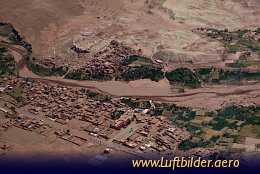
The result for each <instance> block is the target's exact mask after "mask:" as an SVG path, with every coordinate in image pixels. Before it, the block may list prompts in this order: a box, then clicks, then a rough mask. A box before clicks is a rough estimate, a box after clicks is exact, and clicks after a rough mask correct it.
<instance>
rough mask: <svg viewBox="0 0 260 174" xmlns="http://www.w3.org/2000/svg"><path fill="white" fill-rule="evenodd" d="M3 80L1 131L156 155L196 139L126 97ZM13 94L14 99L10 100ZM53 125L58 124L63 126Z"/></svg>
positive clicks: (37, 83)
mask: <svg viewBox="0 0 260 174" xmlns="http://www.w3.org/2000/svg"><path fill="white" fill-rule="evenodd" d="M1 80H2V84H4V86H2V87H1V94H0V95H1V107H0V115H1V128H0V131H1V132H4V131H7V130H8V129H10V128H11V127H17V128H20V129H24V130H26V131H31V132H35V133H37V134H39V135H43V136H50V134H51V135H56V136H57V138H60V139H62V140H64V141H67V142H68V143H73V144H75V145H77V146H82V145H83V144H85V143H86V142H87V141H89V140H90V139H91V140H92V141H95V142H98V143H100V144H105V145H106V146H107V147H109V148H115V147H116V146H117V145H118V146H120V147H121V146H122V147H125V149H127V150H128V149H129V150H131V151H136V152H139V153H145V152H146V151H149V152H150V153H154V154H158V153H162V154H163V153H169V152H172V150H174V149H177V147H178V145H179V143H181V142H182V141H184V140H187V139H189V138H190V133H189V132H188V131H187V130H186V129H185V128H178V127H176V126H174V125H172V124H171V121H170V120H168V119H167V118H166V117H163V116H158V117H151V116H150V115H148V114H147V113H148V112H149V111H150V110H152V109H154V106H153V105H152V107H151V108H149V109H140V108H135V109H132V108H130V107H129V106H127V105H126V104H124V103H122V102H121V101H120V100H121V99H120V98H119V99H117V98H113V99H111V98H109V96H105V95H104V94H100V93H97V92H93V91H90V90H87V89H75V88H69V87H63V86H59V85H51V84H44V83H42V82H33V81H27V80H24V79H22V78H14V77H12V76H5V77H4V78H1ZM11 93H13V97H10V94H11ZM18 93H19V94H18ZM11 95H12V94H11ZM14 98H15V99H14ZM2 101H3V102H2ZM150 102H151V103H152V101H150ZM73 119H76V120H80V121H83V122H84V124H83V125H84V126H82V127H79V128H78V129H80V130H83V131H84V133H83V134H82V131H81V133H79V134H77V133H76V132H77V131H75V130H71V129H70V127H69V126H67V124H68V123H69V122H70V121H71V120H73ZM45 120H47V121H45ZM47 122H48V123H49V122H54V123H55V125H57V127H54V126H53V125H50V124H48V123H47ZM7 147H8V148H7ZM1 148H2V149H3V150H5V149H9V150H10V148H11V147H10V146H8V145H7V144H5V145H2V146H1ZM115 149H116V148H115Z"/></svg>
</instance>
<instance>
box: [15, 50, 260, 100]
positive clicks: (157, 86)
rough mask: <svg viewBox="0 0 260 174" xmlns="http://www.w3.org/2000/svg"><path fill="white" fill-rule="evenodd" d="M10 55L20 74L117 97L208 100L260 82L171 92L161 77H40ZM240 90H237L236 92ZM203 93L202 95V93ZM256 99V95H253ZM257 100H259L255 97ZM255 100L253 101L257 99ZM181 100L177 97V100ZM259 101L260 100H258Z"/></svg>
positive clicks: (254, 89)
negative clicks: (129, 79) (123, 79)
mask: <svg viewBox="0 0 260 174" xmlns="http://www.w3.org/2000/svg"><path fill="white" fill-rule="evenodd" d="M11 50H13V55H14V57H15V60H16V62H17V65H18V66H19V67H18V71H19V75H20V76H21V77H25V78H31V79H35V80H39V81H43V82H48V83H56V84H60V85H65V86H71V87H80V88H81V87H86V88H90V89H96V90H98V91H101V92H104V93H107V94H111V95H114V96H118V97H122V96H125V97H146V98H151V99H153V100H161V101H164V100H165V99H167V101H172V102H174V101H176V99H177V98H178V100H179V99H183V100H186V101H187V100H194V99H195V98H196V100H197V99H201V100H202V101H203V102H205V100H209V98H214V97H222V99H223V100H225V96H228V95H239V94H240V93H241V94H247V93H257V94H259V92H260V91H259V90H260V88H259V84H255V85H244V86H227V85H218V86H208V87H204V88H199V89H190V90H186V92H185V93H184V94H176V93H175V94H174V93H173V92H172V90H171V87H170V85H169V82H168V81H167V80H166V79H163V80H161V81H160V82H153V81H151V80H147V79H145V80H136V81H132V82H129V83H125V82H120V81H106V82H97V81H76V80H69V79H63V78H62V77H42V76H38V75H36V74H34V73H33V72H31V71H30V70H29V69H28V68H27V66H26V64H25V62H24V60H23V58H22V56H21V51H22V50H20V51H19V50H17V49H13V48H11ZM237 91H239V92H237ZM202 96H203V97H202ZM256 100H257V99H256ZM257 101H258V100H257ZM257 101H256V103H258V102H257ZM179 102H180V101H179ZM259 103H260V101H259Z"/></svg>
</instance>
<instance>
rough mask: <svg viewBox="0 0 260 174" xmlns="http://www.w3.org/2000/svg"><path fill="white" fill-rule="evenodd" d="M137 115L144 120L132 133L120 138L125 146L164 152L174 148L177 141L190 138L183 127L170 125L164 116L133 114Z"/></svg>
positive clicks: (177, 143)
mask: <svg viewBox="0 0 260 174" xmlns="http://www.w3.org/2000/svg"><path fill="white" fill-rule="evenodd" d="M138 117H139V119H141V120H144V121H143V122H139V124H141V125H142V126H141V127H140V128H139V129H138V130H136V132H135V133H134V134H132V135H130V136H129V137H127V138H126V139H124V140H121V143H123V145H125V146H126V147H129V148H138V149H139V150H141V151H146V150H148V151H149V149H150V150H152V151H154V150H155V151H158V152H160V153H164V152H167V151H168V150H173V149H176V148H177V147H178V145H179V143H181V142H182V141H183V140H186V139H189V138H190V133H189V132H188V131H186V130H185V128H184V129H182V128H178V127H175V126H173V125H171V122H170V121H169V120H167V119H166V118H165V117H162V116H158V117H150V116H148V115H146V114H140V115H138V116H135V118H138ZM140 117H142V118H140Z"/></svg>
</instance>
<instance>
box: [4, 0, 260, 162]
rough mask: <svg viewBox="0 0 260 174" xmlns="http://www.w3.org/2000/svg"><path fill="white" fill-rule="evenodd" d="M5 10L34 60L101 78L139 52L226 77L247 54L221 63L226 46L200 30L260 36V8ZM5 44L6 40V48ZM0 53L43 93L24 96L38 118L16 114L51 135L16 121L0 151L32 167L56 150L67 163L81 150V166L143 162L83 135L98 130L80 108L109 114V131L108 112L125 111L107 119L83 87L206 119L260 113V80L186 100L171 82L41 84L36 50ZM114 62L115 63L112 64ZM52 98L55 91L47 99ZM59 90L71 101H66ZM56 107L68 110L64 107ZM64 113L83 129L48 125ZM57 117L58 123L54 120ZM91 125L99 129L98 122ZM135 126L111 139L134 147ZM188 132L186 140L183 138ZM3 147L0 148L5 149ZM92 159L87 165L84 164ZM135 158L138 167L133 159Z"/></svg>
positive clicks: (37, 4)
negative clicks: (225, 112)
mask: <svg viewBox="0 0 260 174" xmlns="http://www.w3.org/2000/svg"><path fill="white" fill-rule="evenodd" d="M0 4H1V7H0V22H7V23H11V24H12V25H13V26H14V28H15V29H16V30H17V31H19V34H20V35H21V36H22V37H23V38H24V39H25V40H26V41H28V43H30V44H31V45H32V57H36V59H37V60H39V61H42V62H51V63H52V62H53V63H54V64H57V65H60V66H66V67H68V68H70V69H72V70H75V69H78V68H79V69H81V70H82V69H83V71H84V70H85V67H86V66H88V65H89V64H90V65H89V66H90V67H94V68H95V69H96V67H99V69H105V68H107V67H108V69H109V68H111V67H113V68H114V69H113V68H112V70H115V69H117V70H118V69H119V68H120V63H122V62H121V61H122V60H123V59H124V58H125V57H128V56H130V55H134V54H136V53H138V54H142V55H144V56H147V57H151V58H152V59H153V60H157V59H159V60H162V62H163V71H168V70H172V69H175V68H176V67H182V66H186V67H189V68H194V69H195V68H200V67H212V66H214V67H220V68H225V63H227V62H233V60H238V59H239V56H240V55H239V54H232V55H231V54H230V55H228V56H227V57H225V58H226V60H225V61H223V58H224V56H225V51H226V48H225V45H224V44H223V43H222V42H219V41H218V40H217V39H216V40H213V39H211V40H210V39H208V38H206V37H203V35H201V34H200V33H198V32H194V31H195V30H196V29H197V28H199V27H206V28H207V27H212V28H216V29H221V30H223V29H228V30H237V29H253V30H255V29H256V28H259V27H260V0H247V1H246V0H225V1H223V0H196V1H195V0H73V1H71V0H43V1H40V0H22V1H21V0H9V1H7V0H0ZM0 39H2V38H0ZM3 41H5V40H4V39H3ZM0 46H4V47H6V48H7V49H8V50H9V51H10V53H11V54H12V55H13V56H14V58H15V61H16V67H17V70H18V74H19V76H20V77H21V78H28V79H32V80H35V84H34V85H35V86H33V88H32V89H31V88H30V86H27V88H26V90H27V91H26V92H24V93H25V94H26V95H27V96H26V98H27V99H30V100H31V102H32V104H31V105H30V107H31V108H30V111H31V110H36V111H33V113H29V112H28V110H29V109H28V108H27V107H26V106H25V107H22V108H19V109H17V111H18V112H17V114H20V115H22V114H26V115H28V116H29V118H26V117H25V118H22V119H24V120H23V121H24V122H25V123H26V122H29V123H30V124H32V123H33V125H34V124H35V125H37V124H38V123H39V125H40V123H41V124H42V123H45V124H46V125H45V124H44V125H41V126H42V127H47V129H46V130H45V131H44V134H43V135H41V136H39V135H38V134H36V132H34V131H35V130H33V131H31V130H30V131H28V130H27V128H26V126H22V129H21V128H20V127H19V125H20V123H19V121H17V120H15V119H14V120H15V123H13V125H15V126H13V127H12V125H11V124H10V125H11V126H9V127H8V128H9V129H8V128H6V130H4V131H3V133H2V134H1V136H0V143H2V142H4V143H2V144H3V146H4V147H5V142H8V143H9V145H10V146H13V147H14V150H13V151H11V152H10V153H8V156H12V155H17V154H21V157H22V155H23V154H24V153H26V154H29V156H28V158H32V159H33V158H34V157H35V152H36V154H37V153H45V152H53V149H54V150H55V151H56V152H57V153H60V154H62V155H61V157H62V158H64V159H65V160H66V158H68V156H69V155H67V153H70V152H72V153H73V154H75V156H77V155H78V154H80V155H82V154H81V152H83V151H84V152H85V153H84V154H83V157H89V158H94V156H96V155H98V154H101V153H102V152H103V151H104V149H105V148H106V147H109V148H112V147H114V149H117V150H116V151H115V152H114V154H116V155H114V156H113V158H117V155H118V156H120V155H122V154H123V156H124V155H128V156H131V155H132V156H134V157H136V156H140V154H141V153H140V151H139V150H138V148H137V149H135V150H131V152H130V150H129V149H128V148H125V147H122V146H121V145H119V144H116V143H114V142H112V139H111V140H104V139H101V140H100V139H99V137H98V138H97V137H94V136H93V135H91V134H90V135H87V134H86V132H85V131H86V130H85V129H84V127H87V126H89V127H91V126H90V125H92V122H91V124H90V123H89V122H87V121H86V120H85V121H86V122H85V121H82V118H84V116H85V117H87V116H88V115H87V114H88V113H87V114H85V113H84V112H81V110H80V109H78V108H77V107H78V105H77V106H74V105H73V106H72V104H75V105H76V104H79V107H81V108H82V110H83V109H89V108H90V106H91V107H92V108H90V110H92V111H93V112H95V113H94V114H92V115H91V117H90V118H92V117H93V118H94V117H95V115H98V114H100V113H102V114H101V116H100V118H99V119H100V120H102V121H103V120H106V121H107V120H108V121H110V122H112V121H114V120H112V119H111V118H110V116H111V113H110V111H108V110H111V112H112V111H114V110H116V109H119V108H117V107H115V106H116V105H113V106H112V107H111V106H110V105H107V106H105V107H104V110H102V111H99V109H100V106H99V105H97V103H98V102H97V103H95V105H90V103H91V102H92V101H91V100H89V101H88V100H87V101H85V100H86V97H85V96H83V95H82V94H81V92H79V89H82V88H88V89H93V90H94V91H98V92H101V93H102V94H105V95H108V96H111V97H112V98H113V99H114V100H119V99H120V98H121V97H127V98H128V97H130V98H139V99H141V100H142V99H148V100H151V101H150V102H153V101H156V102H166V103H174V104H176V105H178V106H187V107H192V108H194V109H198V110H200V109H201V110H217V109H221V108H223V107H225V106H229V105H233V104H234V105H243V106H251V105H254V106H255V105H260V85H259V81H250V82H248V83H247V82H246V83H243V84H241V85H228V84H219V85H213V84H203V85H202V86H201V87H200V88H196V89H193V88H185V92H183V93H181V92H179V91H178V90H179V88H180V86H174V85H170V83H169V81H168V80H167V79H166V78H164V79H162V80H160V81H159V82H154V81H151V80H148V79H142V80H135V81H130V82H128V83H127V82H122V81H115V80H111V81H78V80H70V79H65V78H64V76H40V75H37V74H35V73H33V72H32V71H31V70H29V69H28V67H27V66H26V62H25V59H24V57H23V56H24V55H26V53H27V51H28V50H26V49H25V46H21V45H20V46H18V45H11V44H7V43H6V42H3V43H1V45H0ZM118 52H119V53H120V54H119V53H118ZM253 56H255V57H253V58H254V59H255V60H260V58H259V55H253ZM93 57H94V58H95V57H98V59H92V58H93ZM107 58H108V59H107ZM97 60H98V61H97ZM108 60H109V61H108ZM95 61H97V62H95ZM107 61H108V62H109V63H111V64H109V63H108V64H107ZM110 61H112V62H110ZM89 62H91V63H89ZM190 62H192V63H190ZM104 66H105V68H104ZM255 69H256V70H259V66H257V65H256V68H255ZM255 69H254V70H255ZM109 70H111V69H109ZM115 71H116V70H115ZM119 71H121V70H119ZM112 73H114V72H112ZM63 75H64V74H63ZM23 80H24V79H23ZM23 80H22V79H18V82H17V79H15V80H14V79H12V78H10V79H8V80H6V81H7V82H10V85H17V84H20V81H23ZM23 83H24V82H23ZM57 84H58V85H57ZM47 88H49V89H48V90H49V91H48V90H47ZM51 89H52V90H53V91H52V90H51ZM44 90H46V91H45V92H50V91H52V92H50V93H48V95H46V93H44V92H43V91H44ZM57 91H63V92H64V93H60V94H59V93H57ZM64 94H66V97H64V96H62V97H64V98H65V99H64V100H67V101H69V100H70V98H71V97H72V96H71V95H73V99H74V98H75V100H73V101H72V100H71V101H69V102H64V101H63V100H62V101H60V100H61V99H60V98H61V96H60V95H64ZM46 96H47V97H48V98H47V97H46ZM66 98H67V99H66ZM9 100H11V101H13V99H10V96H9V97H7V99H6V98H4V100H1V101H0V106H1V107H3V108H6V106H5V102H6V101H8V102H9ZM50 101H53V102H50ZM56 101H59V102H60V103H59V102H57V103H56ZM90 101H91V102H90ZM39 103H44V104H45V103H47V104H46V107H47V108H48V109H49V115H48V114H47V116H48V117H47V116H46V114H45V113H43V111H37V109H39V108H40V109H44V108H45V107H43V106H45V105H44V104H39ZM62 104H63V105H62ZM92 104H93V103H92ZM39 105H43V106H39ZM104 105H105V104H104ZM54 106H55V107H54ZM70 107H73V108H70ZM74 107H75V108H76V109H75V108H74ZM17 108H18V107H17ZM60 108H65V109H67V111H66V112H69V114H68V115H69V116H71V117H72V116H75V115H77V117H79V118H81V120H78V119H74V118H73V119H72V118H69V119H67V118H65V119H64V120H65V121H64V120H62V121H63V122H65V123H64V124H63V123H62V121H61V123H58V121H57V120H59V119H57V120H55V119H54V121H53V120H52V119H50V118H53V117H54V118H56V117H58V118H59V117H66V116H67V115H66V114H63V113H62V114H60V113H59V112H60ZM123 109H125V108H123ZM127 109H128V108H127ZM71 110H72V111H73V112H72V111H71ZM74 111H75V112H74ZM35 112H36V113H35ZM37 112H39V113H40V114H39V113H37ZM55 112H57V113H59V114H57V115H54V113H55ZM61 112H63V111H61ZM103 112H104V113H105V112H107V114H108V116H107V118H106V119H104V118H103V117H104V114H103ZM55 116H56V117H55ZM141 116H142V117H143V118H145V119H144V120H145V121H144V124H141V125H142V126H144V125H145V124H146V123H147V120H146V117H148V115H141ZM148 118H149V119H150V120H149V119H148V120H149V122H152V121H154V122H155V123H156V124H158V125H159V124H160V123H162V125H164V122H165V123H167V124H166V125H165V128H164V129H166V127H167V125H168V122H169V121H168V122H167V121H165V120H164V119H166V118H161V117H160V118H159V117H158V118H156V117H155V118H152V117H150V116H149V117H148ZM157 119H158V120H157ZM159 119H162V120H159ZM10 120H11V121H10ZM35 120H36V121H35ZM68 120H69V121H68ZM83 120H84V119H83ZM93 120H94V121H95V119H93ZM93 120H91V121H93ZM97 120H98V119H97ZM59 121H60V120H59ZM88 121H89V120H88ZM98 121H99V120H98ZM117 121H118V120H117ZM119 121H122V120H119ZM123 121H125V120H123ZM10 122H11V123H12V118H10V119H9V118H8V119H3V117H0V124H2V123H10ZM110 122H109V124H107V125H105V126H104V125H102V124H101V125H102V126H101V125H99V126H100V127H102V129H103V127H106V126H107V127H109V128H110V126H111V125H110ZM112 123H114V122H112ZM149 124H150V123H149ZM156 124H155V125H156ZM86 125H87V126H86ZM93 125H95V126H94V127H96V125H97V124H96V123H93ZM108 125H110V126H108ZM158 125H156V126H155V127H158ZM169 125H170V123H169ZM20 126H21V125H20ZM41 126H40V127H41ZM135 126H137V127H138V126H139V125H138V124H136V125H135V124H133V123H132V124H130V125H128V127H126V129H122V130H120V131H119V130H116V131H115V130H113V131H115V132H116V133H118V134H117V135H113V137H116V138H115V139H117V140H118V141H120V140H121V139H124V138H125V139H126V138H127V136H129V134H130V133H129V130H130V128H133V127H134V129H135V128H136V129H137V127H135ZM24 128H25V130H24ZM91 128H92V127H91ZM66 129H70V130H72V132H70V133H68V132H67V133H66V131H65V130H66ZM83 129H84V130H83ZM92 129H93V128H92ZM149 129H150V128H149ZM36 130H38V128H37V129H36ZM59 130H64V131H65V133H64V132H63V135H67V134H72V135H73V136H72V138H74V139H71V137H70V138H68V139H66V136H65V139H64V137H63V135H62V136H60V135H58V133H57V131H59ZM75 130H76V131H75ZM102 131H103V130H102ZM113 131H112V132H113ZM151 132H152V133H151V134H155V132H157V130H156V129H153V128H151ZM181 132H182V133H183V132H184V133H186V131H182V130H181ZM74 134H75V135H82V134H83V135H85V136H80V137H81V138H82V137H83V138H84V142H86V143H85V144H84V143H83V144H84V145H78V144H77V143H78V142H79V144H80V142H81V141H83V140H82V139H80V138H79V137H78V138H77V136H74ZM121 136H122V137H123V138H122V137H121ZM17 137H18V138H17ZM61 137H63V138H61ZM137 138H138V137H137ZM149 138H151V137H149ZM156 138H158V137H156ZM249 140H250V139H249ZM75 142H76V145H75ZM257 143H258V142H257ZM2 144H0V145H1V146H2ZM249 144H250V143H249ZM251 144H252V143H251ZM255 144H256V143H255ZM255 144H254V145H255ZM253 147H255V146H253ZM0 152H1V151H0ZM46 154H49V153H46ZM85 154H86V156H84V155H85ZM142 155H144V156H145V155H146V158H149V159H150V157H149V153H147V154H142ZM47 156H48V155H47ZM132 156H131V158H133V157H132ZM81 157H82V156H81ZM118 158H119V157H118Z"/></svg>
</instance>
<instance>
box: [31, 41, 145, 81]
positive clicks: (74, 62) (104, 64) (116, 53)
mask: <svg viewBox="0 0 260 174" xmlns="http://www.w3.org/2000/svg"><path fill="white" fill-rule="evenodd" d="M139 54H141V50H137V51H136V50H134V49H132V48H130V47H128V46H126V45H125V44H124V43H120V42H117V41H115V40H112V41H111V42H110V44H109V45H108V46H106V47H104V48H102V49H101V50H99V51H98V52H95V53H88V54H86V55H84V56H83V57H81V58H75V59H71V60H68V61H65V60H64V59H63V58H62V57H61V58H59V59H54V58H45V59H43V60H35V61H39V64H40V65H42V66H44V67H45V68H53V67H62V68H63V69H66V71H67V70H68V74H75V73H76V74H80V76H81V77H85V78H86V79H87V77H90V76H105V77H112V76H114V75H116V74H119V73H122V72H123V71H124V70H125V67H124V66H123V65H122V62H123V61H124V60H126V59H128V58H129V57H130V56H132V55H139ZM66 59H67V58H66Z"/></svg>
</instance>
